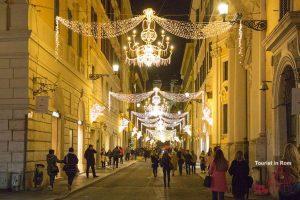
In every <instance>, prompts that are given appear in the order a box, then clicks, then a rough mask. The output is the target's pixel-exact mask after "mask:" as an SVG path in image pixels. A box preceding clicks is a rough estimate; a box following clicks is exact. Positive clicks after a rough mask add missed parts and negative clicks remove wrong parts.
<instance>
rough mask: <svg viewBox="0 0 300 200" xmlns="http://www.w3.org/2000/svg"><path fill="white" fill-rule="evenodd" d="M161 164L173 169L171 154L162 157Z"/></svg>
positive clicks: (163, 166) (167, 168)
mask: <svg viewBox="0 0 300 200" xmlns="http://www.w3.org/2000/svg"><path fill="white" fill-rule="evenodd" d="M160 164H161V166H162V168H164V169H166V170H171V168H172V163H171V157H170V156H166V157H164V156H163V157H162V158H161V161H160Z"/></svg>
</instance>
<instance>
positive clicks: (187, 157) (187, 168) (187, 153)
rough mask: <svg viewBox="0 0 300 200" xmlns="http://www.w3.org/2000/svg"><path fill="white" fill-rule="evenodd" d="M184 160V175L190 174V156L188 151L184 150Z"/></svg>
mask: <svg viewBox="0 0 300 200" xmlns="http://www.w3.org/2000/svg"><path fill="white" fill-rule="evenodd" d="M184 160H185V171H186V175H189V174H191V162H192V156H191V154H190V152H189V150H186V152H185V154H184Z"/></svg>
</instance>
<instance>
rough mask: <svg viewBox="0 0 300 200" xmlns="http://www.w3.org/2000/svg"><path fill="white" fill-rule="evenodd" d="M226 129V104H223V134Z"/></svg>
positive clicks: (225, 132)
mask: <svg viewBox="0 0 300 200" xmlns="http://www.w3.org/2000/svg"><path fill="white" fill-rule="evenodd" d="M227 131H228V104H224V105H223V134H227Z"/></svg>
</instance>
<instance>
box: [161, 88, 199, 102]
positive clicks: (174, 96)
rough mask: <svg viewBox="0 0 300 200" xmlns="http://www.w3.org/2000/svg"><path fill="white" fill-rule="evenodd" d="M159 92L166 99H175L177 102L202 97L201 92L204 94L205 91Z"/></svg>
mask: <svg viewBox="0 0 300 200" xmlns="http://www.w3.org/2000/svg"><path fill="white" fill-rule="evenodd" d="M159 93H160V94H161V95H162V96H163V97H164V98H166V99H169V100H172V101H175V102H186V101H190V100H192V99H197V98H199V97H200V95H201V94H203V91H199V92H195V93H188V92H186V93H184V94H177V93H171V92H164V91H161V90H159Z"/></svg>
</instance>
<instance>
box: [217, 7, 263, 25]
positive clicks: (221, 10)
mask: <svg viewBox="0 0 300 200" xmlns="http://www.w3.org/2000/svg"><path fill="white" fill-rule="evenodd" d="M228 7H229V6H228V3H226V2H221V3H220V4H219V6H218V10H219V14H220V15H221V16H222V17H223V21H224V22H225V21H226V16H227V15H228V10H229V9H228ZM242 17H243V15H242V13H237V14H236V17H235V19H234V20H232V21H230V22H231V23H233V24H235V23H242V24H243V25H244V26H246V27H248V28H250V29H253V30H255V31H264V30H266V29H267V20H254V19H247V20H243V19H242Z"/></svg>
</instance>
